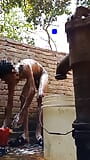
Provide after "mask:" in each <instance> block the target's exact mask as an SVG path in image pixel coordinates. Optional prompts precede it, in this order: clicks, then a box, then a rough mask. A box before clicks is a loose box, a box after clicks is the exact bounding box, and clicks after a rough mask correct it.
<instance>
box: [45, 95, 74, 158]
mask: <svg viewBox="0 0 90 160" xmlns="http://www.w3.org/2000/svg"><path fill="white" fill-rule="evenodd" d="M74 104H75V103H74V98H73V97H71V96H65V95H50V96H46V97H45V98H44V101H43V127H44V128H45V129H47V131H49V132H54V133H67V132H68V131H71V130H72V123H73V121H74V120H75V105H74ZM45 129H43V133H44V158H45V159H46V160H76V147H75V142H74V139H73V137H72V133H69V134H68V135H55V134H49V133H47V132H46V131H45Z"/></svg>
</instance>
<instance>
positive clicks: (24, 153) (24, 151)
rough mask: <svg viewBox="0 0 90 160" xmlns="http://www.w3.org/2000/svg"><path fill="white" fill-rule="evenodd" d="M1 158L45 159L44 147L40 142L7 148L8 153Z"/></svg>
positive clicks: (2, 159) (11, 159)
mask: <svg viewBox="0 0 90 160" xmlns="http://www.w3.org/2000/svg"><path fill="white" fill-rule="evenodd" d="M0 160H45V159H44V158H43V149H42V147H41V146H39V145H38V144H35V145H25V146H23V147H19V148H7V154H6V155H4V156H2V157H0Z"/></svg>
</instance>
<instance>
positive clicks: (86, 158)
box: [56, 6, 90, 160]
mask: <svg viewBox="0 0 90 160" xmlns="http://www.w3.org/2000/svg"><path fill="white" fill-rule="evenodd" d="M65 31H66V33H67V39H68V42H69V51H70V54H69V62H68V64H69V66H71V69H72V71H73V85H74V92H75V109H76V120H75V121H74V122H73V124H72V127H73V128H74V130H73V133H72V136H73V138H74V139H75V144H76V148H77V160H90V9H88V8H85V7H82V6H81V7H78V8H77V9H76V12H75V14H74V15H73V16H72V17H71V19H68V21H67V23H66V24H65ZM66 59H67V58H66ZM62 64H63V65H62ZM66 64H67V63H66V61H63V63H60V64H59V66H58V67H57V70H56V74H57V73H58V74H62V73H64V75H65V74H66V73H67V71H68V65H66ZM64 65H65V66H64ZM66 67H67V69H66ZM64 71H65V72H64ZM56 78H57V77H56ZM58 79H60V78H58Z"/></svg>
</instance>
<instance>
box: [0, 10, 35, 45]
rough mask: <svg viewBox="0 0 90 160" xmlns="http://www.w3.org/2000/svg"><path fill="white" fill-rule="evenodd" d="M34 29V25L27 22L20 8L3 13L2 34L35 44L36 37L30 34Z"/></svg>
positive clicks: (0, 27)
mask: <svg viewBox="0 0 90 160" xmlns="http://www.w3.org/2000/svg"><path fill="white" fill-rule="evenodd" d="M32 29H33V27H32V25H31V24H30V23H28V22H26V20H25V17H24V15H23V14H22V12H21V10H20V9H19V8H16V9H11V10H10V11H9V13H4V14H3V13H2V14H1V19H0V36H4V37H8V38H11V39H14V40H18V41H20V42H25V43H28V44H34V39H33V38H31V36H30V33H31V30H32Z"/></svg>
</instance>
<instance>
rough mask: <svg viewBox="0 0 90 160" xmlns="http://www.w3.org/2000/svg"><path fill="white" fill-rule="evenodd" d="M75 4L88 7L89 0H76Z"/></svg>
mask: <svg viewBox="0 0 90 160" xmlns="http://www.w3.org/2000/svg"><path fill="white" fill-rule="evenodd" d="M77 5H82V6H86V7H90V0H77Z"/></svg>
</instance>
